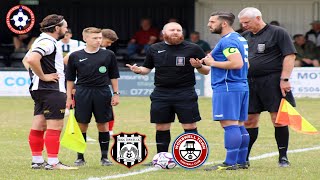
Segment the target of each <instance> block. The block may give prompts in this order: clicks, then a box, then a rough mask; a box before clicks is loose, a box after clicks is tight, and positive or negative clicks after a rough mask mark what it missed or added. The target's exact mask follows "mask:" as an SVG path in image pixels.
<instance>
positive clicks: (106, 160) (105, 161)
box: [100, 158, 113, 166]
mask: <svg viewBox="0 0 320 180" xmlns="http://www.w3.org/2000/svg"><path fill="white" fill-rule="evenodd" d="M100 162H101V166H112V165H113V164H112V162H111V161H109V159H107V158H102V159H101V161H100Z"/></svg>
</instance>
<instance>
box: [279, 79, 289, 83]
mask: <svg viewBox="0 0 320 180" xmlns="http://www.w3.org/2000/svg"><path fill="white" fill-rule="evenodd" d="M280 80H281V81H286V82H288V81H289V78H280Z"/></svg>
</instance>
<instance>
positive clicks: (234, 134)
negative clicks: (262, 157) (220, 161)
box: [224, 125, 246, 165]
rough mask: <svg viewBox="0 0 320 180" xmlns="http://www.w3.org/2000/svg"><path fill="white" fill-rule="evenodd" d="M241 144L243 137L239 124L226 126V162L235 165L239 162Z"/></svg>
mask: <svg viewBox="0 0 320 180" xmlns="http://www.w3.org/2000/svg"><path fill="white" fill-rule="evenodd" d="M241 144H242V137H241V131H240V128H239V126H238V125H231V126H226V127H224V147H225V148H226V149H227V156H226V160H225V161H224V163H225V164H227V165H235V164H236V163H237V159H238V154H239V148H240V146H241ZM245 158H246V157H245Z"/></svg>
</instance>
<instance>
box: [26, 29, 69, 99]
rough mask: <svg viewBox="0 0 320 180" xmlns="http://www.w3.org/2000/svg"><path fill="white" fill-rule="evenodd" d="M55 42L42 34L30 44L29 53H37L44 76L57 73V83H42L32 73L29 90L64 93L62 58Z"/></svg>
mask: <svg viewBox="0 0 320 180" xmlns="http://www.w3.org/2000/svg"><path fill="white" fill-rule="evenodd" d="M56 43H57V40H56V39H54V38H53V37H52V36H50V35H48V34H46V33H42V34H41V35H40V36H39V37H38V38H37V39H36V40H35V41H34V43H33V44H32V46H31V49H30V50H29V52H36V53H39V54H40V55H41V56H42V58H41V61H40V63H41V67H42V71H43V73H44V74H50V73H58V75H59V80H58V82H52V81H51V82H45V81H42V80H41V79H40V78H39V77H38V76H37V75H36V74H35V73H34V72H33V71H31V73H30V78H31V82H32V83H31V86H30V90H31V91H34V90H55V91H60V92H64V93H65V92H66V87H65V74H64V64H63V56H62V51H61V49H60V48H57V46H56Z"/></svg>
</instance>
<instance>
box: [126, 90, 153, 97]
mask: <svg viewBox="0 0 320 180" xmlns="http://www.w3.org/2000/svg"><path fill="white" fill-rule="evenodd" d="M152 92H153V89H130V95H133V96H137V95H150V94H151V93H152Z"/></svg>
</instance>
